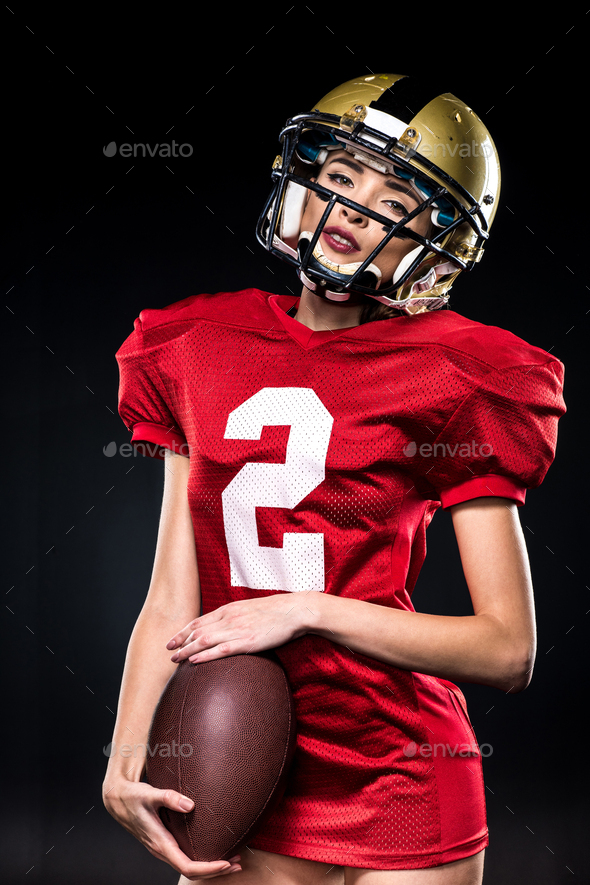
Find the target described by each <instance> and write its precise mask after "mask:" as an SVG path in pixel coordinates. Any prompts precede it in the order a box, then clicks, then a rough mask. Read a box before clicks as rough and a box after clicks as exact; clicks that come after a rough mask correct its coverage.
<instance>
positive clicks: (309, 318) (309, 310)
mask: <svg viewBox="0 0 590 885" xmlns="http://www.w3.org/2000/svg"><path fill="white" fill-rule="evenodd" d="M362 310H363V303H361V302H360V301H359V300H358V298H357V297H356V296H354V295H351V297H350V300H349V301H328V300H327V299H326V298H321V297H320V296H319V295H316V294H315V293H314V292H311V291H310V290H309V289H308V288H307V286H304V287H303V290H302V292H301V299H300V301H299V307H298V309H297V313H296V314H295V319H296V320H297V321H298V322H300V323H302V324H303V325H304V326H307V328H308V329H313V331H314V332H325V331H326V330H327V329H330V330H335V329H349V328H352V327H354V326H358V325H360V318H361V312H362Z"/></svg>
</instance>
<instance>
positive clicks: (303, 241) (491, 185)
mask: <svg viewBox="0 0 590 885" xmlns="http://www.w3.org/2000/svg"><path fill="white" fill-rule="evenodd" d="M280 140H281V143H282V147H283V149H282V154H280V155H279V156H277V157H276V159H275V161H274V163H273V168H272V180H273V186H272V191H271V194H270V196H269V198H268V200H267V201H266V204H265V206H264V209H263V211H262V213H261V215H260V218H259V221H258V225H257V229H256V235H257V238H258V240H259V242H260V243H262V245H263V246H264V247H265V248H266V249H268V251H269V252H272V253H273V254H274V255H276V256H278V257H280V258H281V259H283V260H284V261H287V262H288V263H289V264H291V265H293V266H294V267H296V268H297V269H298V273H299V277H300V279H301V280H302V281H303V283H304V284H305V285H306V286H308V287H309V288H310V289H311V290H312V291H316V292H317V293H318V294H319V295H321V296H323V297H326V298H329V299H331V300H338V301H345V300H348V298H350V293H351V292H357V293H360V294H363V295H368V296H370V297H372V298H374V299H376V300H377V301H380V302H381V303H383V304H386V305H389V306H391V307H396V308H399V309H401V310H404V311H405V312H406V313H419V312H422V311H425V310H435V309H437V308H439V307H443V306H444V305H445V304H446V303H447V301H448V299H449V289H450V288H451V286H452V284H453V282H454V280H455V278H456V277H457V275H458V274H459V273H460V272H461V271H462V270H471V268H472V267H473V266H474V264H475V263H476V262H478V261H479V260H480V259H481V256H482V253H483V247H484V243H485V241H486V240H487V238H488V233H489V229H490V227H491V224H492V221H493V219H494V215H495V213H496V208H497V205H498V198H499V193H500V166H499V162H498V155H497V152H496V148H495V146H494V143H493V141H492V138H491V136H490V134H489V132H488V130H487V129H486V127H485V126H484V124H483V123H482V121H481V120H480V119H479V117H478V116H477V115H476V114H475V113H474V112H473V111H472V110H471V108H469V107H467V105H466V104H464V102H462V101H461V100H460V99H458V98H456V96H454V95H451V94H450V93H448V92H445V93H438V92H437V91H436V90H433V89H432V88H431V87H429V86H428V85H426V84H424V83H422V82H421V81H420V80H416V79H415V78H413V77H407V76H405V75H401V74H371V75H369V76H366V77H358V78H356V79H354V80H349V81H348V82H346V83H343V84H342V85H341V86H338V87H337V88H336V89H333V90H332V91H331V92H329V93H328V94H327V95H326V96H324V98H322V100H321V101H320V102H318V104H317V106H316V108H315V109H314V110H313V111H312V112H311V113H307V114H299V115H298V116H295V117H293V118H291V119H290V120H288V121H287V123H286V125H285V127H284V128H283V130H282V132H281V134H280ZM343 149H344V150H346V151H349V152H350V153H351V154H352V155H353V156H354V158H355V159H356V160H357V161H359V162H361V163H364V164H365V165H367V166H369V167H372V168H374V169H377V170H378V171H380V172H385V173H388V174H389V175H395V176H398V177H400V178H401V179H404V180H405V181H406V182H407V183H408V184H411V185H412V186H413V188H414V189H415V190H417V191H418V192H419V193H420V195H421V197H422V198H423V202H422V203H421V205H420V206H418V207H417V208H416V209H414V210H413V211H411V212H409V213H408V214H406V215H405V216H404V217H403V218H402V219H401V220H399V221H394V220H392V218H391V217H389V218H388V217H386V216H384V215H381V214H380V213H377V212H373V211H372V210H371V209H369V208H368V207H366V206H362V205H360V204H358V203H355V202H354V201H353V200H350V199H349V198H347V197H345V196H343V195H341V194H336V193H334V192H333V191H331V190H329V189H328V188H326V187H324V186H322V185H319V184H317V182H316V181H311V180H310V179H311V178H316V177H317V174H318V171H319V168H320V167H321V166H322V165H323V163H324V162H325V160H326V159H327V157H328V155H329V152H330V151H332V150H340V151H341V150H343ZM310 190H313V191H315V192H316V193H318V195H319V196H321V197H322V198H323V199H324V200H325V201H326V208H325V211H324V212H323V214H322V218H321V220H320V222H319V224H318V226H317V228H316V230H315V231H302V230H301V218H302V215H303V210H304V206H305V202H306V199H307V197H308V195H309V191H310ZM337 203H339V204H343V205H344V206H347V207H349V208H351V209H353V210H354V211H356V212H359V213H361V214H362V215H364V216H366V217H368V218H372V219H374V220H375V221H376V222H378V223H379V224H380V225H382V226H383V227H384V228H385V229H386V233H385V234H384V236H383V239H382V240H381V242H380V243H379V245H378V246H377V248H376V249H374V250H373V252H372V253H371V254H370V255H369V256H368V257H367V258H366V259H364V260H363V261H361V262H355V263H349V264H346V263H345V264H335V263H334V262H332V261H330V260H329V259H328V258H327V257H326V256H325V255H324V253H323V250H322V247H321V243H320V242H319V237H320V235H321V233H322V230H323V228H324V226H325V225H326V223H327V221H328V217H329V215H330V213H331V211H332V209H333V208H334V206H335V205H336V204H337ZM427 208H430V209H431V222H432V225H431V228H432V232H431V233H430V236H429V237H425V236H422V235H420V234H418V233H416V232H415V231H414V230H412V229H411V228H409V227H407V224H408V222H409V221H411V220H412V218H414V217H415V216H416V215H418V213H420V212H422V211H424V210H425V209H427ZM394 236H401V237H404V238H408V237H409V238H410V239H412V240H414V242H415V243H416V246H415V248H413V249H412V250H411V251H410V253H409V254H407V255H406V256H405V258H403V259H402V261H401V262H400V264H399V265H398V267H397V269H396V271H395V273H394V274H393V278H392V279H389V280H386V279H383V278H382V274H381V272H380V270H379V268H378V267H377V266H376V265H375V264H373V260H374V258H375V256H376V255H378V254H379V252H380V251H381V249H382V248H383V247H384V246H385V244H386V243H387V242H389V240H390V239H391V237H394Z"/></svg>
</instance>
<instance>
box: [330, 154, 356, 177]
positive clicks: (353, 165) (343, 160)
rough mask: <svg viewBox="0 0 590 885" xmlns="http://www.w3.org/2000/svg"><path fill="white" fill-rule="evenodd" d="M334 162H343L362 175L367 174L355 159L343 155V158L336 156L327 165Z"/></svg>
mask: <svg viewBox="0 0 590 885" xmlns="http://www.w3.org/2000/svg"><path fill="white" fill-rule="evenodd" d="M332 163H342V165H343V166H348V167H350V169H354V171H355V172H358V173H359V174H360V175H364V174H365V170H364V169H363V167H362V166H361V165H360V164H359V163H355V162H354V161H353V160H348V159H347V158H346V157H343V158H342V159H341V160H340V159H339V158H338V157H334V158H333V159H332V160H330V162H329V163H327V164H326V165H327V166H330V165H331V164H332Z"/></svg>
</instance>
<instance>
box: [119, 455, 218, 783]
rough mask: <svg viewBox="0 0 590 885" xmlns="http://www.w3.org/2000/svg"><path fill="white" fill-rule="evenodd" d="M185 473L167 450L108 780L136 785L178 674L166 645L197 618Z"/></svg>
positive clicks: (183, 461)
mask: <svg viewBox="0 0 590 885" xmlns="http://www.w3.org/2000/svg"><path fill="white" fill-rule="evenodd" d="M189 468H190V460H189V459H188V458H184V457H182V456H180V455H175V454H173V453H172V452H171V451H170V450H169V449H166V457H165V461H164V495H163V500H162V512H161V516H160V524H159V528H158V540H157V544H156V553H155V558H154V566H153V570H152V578H151V581H150V586H149V589H148V593H147V597H146V600H145V602H144V604H143V608H142V609H141V612H140V614H139V616H138V618H137V622H136V624H135V627H134V628H133V632H132V634H131V639H130V641H129V646H128V649H127V656H126V659H125V668H124V671H123V679H122V683H121V691H120V695H119V705H118V710H117V720H116V724H115V730H114V734H113V743H114V744H115V746H116V750H117V751H116V753H115V754H114V755H113V756H112V757H111V758H110V760H109V765H108V768H107V779H108V777H109V776H110V775H111V774H113V773H117V774H124V776H125V777H126V778H128V779H129V780H134V781H138V780H140V778H141V774H142V770H143V762H144V757H145V752H144V751H142V749H141V747H142V745H143V746H145V744H146V741H147V735H148V729H149V726H150V722H151V718H152V715H153V712H154V708H155V706H156V704H157V702H158V699H159V697H160V695H161V693H162V691H163V689H164V686H165V685H166V682H167V681H168V679H169V678H170V676H171V675H172V674H173V673H174V671H175V669H176V665H175V664H173V663H171V662H170V655H169V653H168V652H167V651H166V643H167V642H168V639H169V638H170V636H171V635H172V634H173V633H174V632H175V630H176V625H178V624H180V625H182V626H184V624H186V622H187V620H190V618H194V617H198V615H199V611H200V606H201V594H200V588H199V576H198V570H197V558H196V552H195V542H194V534H193V527H192V523H191V516H190V510H189V507H188V500H187V493H186V490H187V482H188V473H189ZM124 746H132V747H133V748H134V753H135V755H130V756H126V755H121V752H120V748H121V747H124ZM124 752H125V753H127V754H128V753H129V750H128V749H127V750H126V751H124Z"/></svg>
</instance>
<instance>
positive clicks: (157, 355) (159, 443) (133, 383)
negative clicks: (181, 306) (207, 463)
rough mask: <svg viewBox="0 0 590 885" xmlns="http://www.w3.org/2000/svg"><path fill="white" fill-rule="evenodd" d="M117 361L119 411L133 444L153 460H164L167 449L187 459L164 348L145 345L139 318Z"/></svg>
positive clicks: (185, 445)
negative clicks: (130, 434) (130, 433)
mask: <svg viewBox="0 0 590 885" xmlns="http://www.w3.org/2000/svg"><path fill="white" fill-rule="evenodd" d="M115 358H116V360H117V363H118V366H119V397H118V410H119V415H120V416H121V418H122V420H123V423H124V424H125V426H126V427H127V429H128V430H130V431H131V432H132V437H131V442H132V444H133V445H134V446H135V447H136V448H137V449H138V450H139V451H142V452H143V454H145V455H148V456H150V457H152V458H161V459H162V458H164V449H170V450H171V451H173V452H175V453H176V454H180V455H184V456H186V457H188V455H189V450H188V443H187V440H186V436H185V434H184V432H183V429H182V427H181V424H180V422H179V420H178V416H177V408H176V406H175V399H176V396H175V391H176V384H175V379H174V378H173V377H171V375H170V370H169V368H168V364H169V361H168V360H167V359H166V355H165V353H164V348H163V347H162V346H157V345H156V346H150V345H149V344H148V342H146V340H145V336H144V334H143V330H142V325H141V320H140V318H139V317H138V318H137V319H136V320H135V324H134V331H133V332H132V333H131V335H130V336H129V337H128V338H127V339H126V340H125V342H124V343H123V345H122V346H121V347H120V348H119V350H118V351H117V353H116V354H115Z"/></svg>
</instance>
